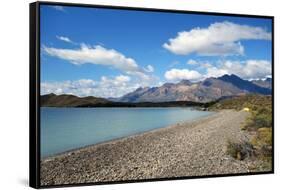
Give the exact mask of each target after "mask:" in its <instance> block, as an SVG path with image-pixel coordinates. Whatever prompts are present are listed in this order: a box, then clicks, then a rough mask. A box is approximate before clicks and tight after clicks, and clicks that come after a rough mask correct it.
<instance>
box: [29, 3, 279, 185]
mask: <svg viewBox="0 0 281 190" xmlns="http://www.w3.org/2000/svg"><path fill="white" fill-rule="evenodd" d="M41 5H58V6H70V7H91V8H105V9H118V10H134V11H147V12H169V13H181V14H186V13H188V14H190V13H192V14H200V15H217V16H232V17H247V18H266V19H270V20H271V22H272V55H271V56H272V118H273V120H272V122H273V126H272V127H273V128H272V142H273V144H272V151H273V152H272V171H268V172H249V173H239V174H219V175H207V176H183V177H173V178H159V179H146V180H126V181H113V182H93V183H83V184H62V185H50V186H41V185H40V6H41ZM29 15H30V17H29V39H30V41H29V43H30V47H29V48H30V49H29V52H30V54H29V59H30V65H29V67H30V76H29V77H30V78H29V79H30V81H29V123H30V126H29V185H30V187H33V188H52V187H70V186H87V185H101V184H120V183H134V182H149V181H150V182H151V181H163V180H182V179H194V178H213V177H227V176H244V175H258V174H273V173H274V16H264V15H248V14H233V13H218V12H201V11H188V10H170V9H156V8H141V7H125V6H109V5H93V4H80V3H63V2H47V1H40V2H34V3H30V4H29Z"/></svg>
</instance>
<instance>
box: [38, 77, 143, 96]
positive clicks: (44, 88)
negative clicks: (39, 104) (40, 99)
mask: <svg viewBox="0 0 281 190" xmlns="http://www.w3.org/2000/svg"><path fill="white" fill-rule="evenodd" d="M138 87H140V86H139V85H138V84H137V83H135V82H131V78H130V77H129V76H125V75H119V76H116V77H106V76H103V77H101V79H100V80H99V81H94V80H91V79H80V80H74V81H71V80H67V81H60V82H42V83H41V94H49V93H55V94H73V95H77V96H96V97H104V98H108V97H120V96H122V95H124V94H126V93H129V92H132V91H133V90H135V89H136V88H138Z"/></svg>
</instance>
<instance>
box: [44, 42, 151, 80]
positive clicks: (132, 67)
mask: <svg viewBox="0 0 281 190" xmlns="http://www.w3.org/2000/svg"><path fill="white" fill-rule="evenodd" d="M42 49H43V51H44V52H45V53H47V54H48V55H50V56H54V57H57V58H60V59H63V60H67V61H69V62H71V63H72V64H75V65H83V64H86V63H88V64H96V65H104V66H108V67H111V68H114V69H118V70H120V71H122V72H124V73H125V74H128V75H134V76H137V77H140V78H141V79H143V80H150V79H151V76H150V75H149V74H148V73H149V72H153V67H152V66H151V65H149V66H148V67H147V69H145V68H141V67H139V66H138V64H137V63H136V61H135V60H134V59H132V58H130V57H126V56H125V55H123V54H122V53H120V52H118V51H116V50H114V49H106V48H104V47H103V46H101V45H96V46H93V47H92V46H89V45H85V44H82V45H81V47H80V49H59V48H52V47H46V46H43V48H42Z"/></svg>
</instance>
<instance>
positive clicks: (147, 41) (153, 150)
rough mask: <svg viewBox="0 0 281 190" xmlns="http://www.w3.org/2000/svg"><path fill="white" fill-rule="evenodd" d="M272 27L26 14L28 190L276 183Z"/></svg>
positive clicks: (245, 19) (87, 8) (115, 14)
mask: <svg viewBox="0 0 281 190" xmlns="http://www.w3.org/2000/svg"><path fill="white" fill-rule="evenodd" d="M273 33H274V22H273V17H271V16H260V15H241V14H227V13H211V12H194V11H179V10H162V9H148V8H130V7H116V6H101V5H85V4H69V3H54V2H35V3H31V4H30V186H31V187H34V188H43V187H57V186H76V185H92V184H109V183H127V182H140V181H142V182H144V181H155V180H174V179H189V178H202V177H218V176H234V175H250V174H251V175H253V174H268V173H273V171H274V165H273V163H274V162H273V158H274V152H273V150H274V143H273V142H274V141H273V137H274V136H273V131H274V128H273V126H274V122H273V115H274V114H273V112H274V109H273V105H274V104H273V100H274V98H273V95H274V72H273V68H274V67H273V66H274V49H273V47H274V45H273V43H274V35H273Z"/></svg>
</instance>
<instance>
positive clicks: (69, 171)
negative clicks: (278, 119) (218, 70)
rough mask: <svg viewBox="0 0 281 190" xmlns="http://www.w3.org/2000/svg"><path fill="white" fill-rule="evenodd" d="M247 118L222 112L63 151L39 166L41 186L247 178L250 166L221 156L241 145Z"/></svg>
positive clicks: (242, 113) (250, 164)
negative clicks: (231, 144) (232, 145)
mask: <svg viewBox="0 0 281 190" xmlns="http://www.w3.org/2000/svg"><path fill="white" fill-rule="evenodd" d="M248 114H249V113H248V112H244V111H239V112H238V111H234V110H222V111H219V112H217V113H215V114H213V115H211V116H207V117H204V118H201V119H198V120H194V121H190V122H184V123H178V124H175V125H172V126H168V127H166V128H161V129H155V130H152V131H148V132H144V133H141V134H137V135H133V136H129V137H124V138H120V139H116V140H112V141H108V142H104V143H100V144H96V145H91V146H87V147H84V148H80V149H76V150H73V151H68V152H65V153H62V154H59V155H55V156H51V157H47V158H44V159H42V160H41V185H43V186H44V185H56V184H72V183H90V182H105V181H122V180H141V179H152V178H167V177H180V176H202V175H215V174H229V173H247V172H249V171H250V170H249V168H251V166H252V165H253V164H255V163H252V162H251V161H250V160H243V161H240V160H235V159H233V158H232V157H230V156H229V155H227V154H226V144H227V142H228V140H235V141H244V140H247V139H249V137H250V134H248V133H246V132H245V131H242V130H241V128H240V127H241V124H242V123H243V122H244V121H245V120H246V118H247V116H248Z"/></svg>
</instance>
